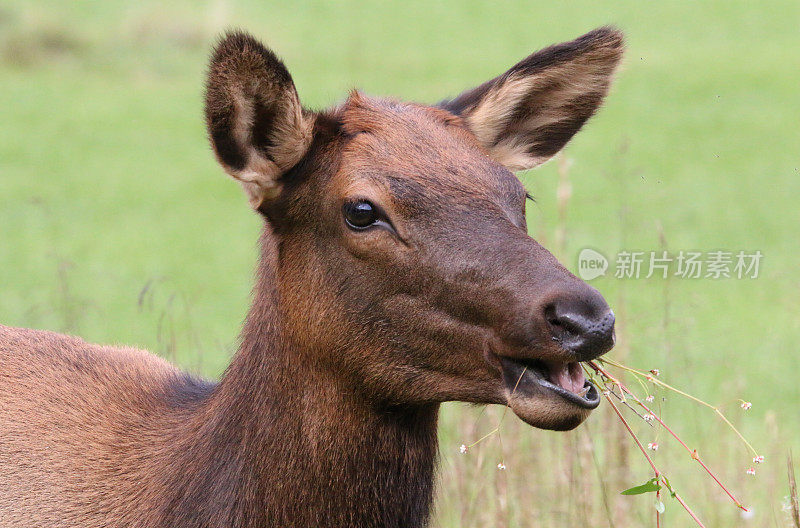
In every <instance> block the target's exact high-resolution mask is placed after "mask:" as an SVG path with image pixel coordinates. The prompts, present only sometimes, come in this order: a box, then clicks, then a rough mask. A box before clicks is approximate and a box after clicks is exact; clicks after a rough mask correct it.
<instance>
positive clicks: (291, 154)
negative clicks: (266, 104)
mask: <svg viewBox="0 0 800 528" xmlns="http://www.w3.org/2000/svg"><path fill="white" fill-rule="evenodd" d="M231 95H232V100H233V104H234V109H235V119H234V126H233V130H232V132H233V136H234V139H235V141H236V142H237V144H239V145H241V146H242V147H243V148H244V151H245V153H246V156H247V163H246V165H245V167H244V168H243V169H241V170H234V169H231V168H226V172H227V173H228V174H229V175H230V176H231V177H232V178H234V179H235V180H237V181H239V183H241V185H242V188H243V189H244V191H245V193H246V194H247V197H248V201H249V202H250V205H251V207H253V208H254V209H258V208H259V207H261V205H262V204H263V203H264V202H265V201H267V200H271V199H273V198H275V197H276V196H278V194H280V191H281V187H280V183H279V182H278V180H279V178H280V176H281V174H283V173H284V172H286V171H287V170H289V169H291V168H292V167H293V166H294V165H295V164H296V163H297V162H298V161H300V159H301V158H302V157H303V156H304V155H305V153H306V151H307V150H308V147H309V145H310V144H311V139H312V137H311V135H312V127H313V119H311V118H309V117H307V116H306V115H304V113H303V108H302V106H301V105H300V101H299V99H298V97H297V92H295V91H294V89H291V90H289V91H288V93H286V92H284V93H283V94H282V95H283V96H284V97H283V98H282V100H279V101H275V102H274V104H277V105H279V106H280V107H281V108H282V111H281V112H279V113H278V114H277V115H276V116H275V122H274V123H273V124H272V128H271V130H270V133H269V136H270V137H269V143H270V145H271V146H270V148H269V156H270V158H272V159H268V158H267V157H266V156H265V155H264V153H262V152H261V151H260V150H259V149H257V148H255V146H254V142H253V136H252V131H253V127H254V120H255V109H254V107H253V105H254V101H253V99H251V98H249V97H246V96H245V95H244V94H243V93H242V91H241V90H240V89H234V90H232V93H231ZM273 160H274V161H273Z"/></svg>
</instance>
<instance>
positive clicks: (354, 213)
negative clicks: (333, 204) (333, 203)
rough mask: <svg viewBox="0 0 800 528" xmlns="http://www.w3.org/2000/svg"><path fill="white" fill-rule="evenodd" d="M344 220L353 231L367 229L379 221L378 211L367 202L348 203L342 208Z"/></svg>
mask: <svg viewBox="0 0 800 528" xmlns="http://www.w3.org/2000/svg"><path fill="white" fill-rule="evenodd" d="M342 210H343V212H344V219H345V221H346V222H347V225H348V226H349V227H350V228H352V229H366V228H368V227H369V226H371V225H372V224H374V223H375V222H377V221H378V209H377V208H376V207H375V206H374V205H372V204H371V203H369V202H367V201H366V200H360V201H358V202H348V203H345V204H344V206H342Z"/></svg>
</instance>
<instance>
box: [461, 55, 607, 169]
mask: <svg viewBox="0 0 800 528" xmlns="http://www.w3.org/2000/svg"><path fill="white" fill-rule="evenodd" d="M618 58H619V54H615V53H608V52H607V50H605V49H604V48H599V49H596V50H590V51H588V52H587V53H585V54H582V55H579V56H578V57H576V58H575V59H573V60H570V61H566V62H563V63H560V64H554V65H552V66H550V67H545V68H542V69H540V70H538V71H536V72H531V73H525V72H524V71H515V72H510V73H509V74H507V75H506V76H504V77H500V78H498V80H497V83H496V84H495V85H494V86H492V87H491V88H490V89H489V90H488V91H487V92H486V93H485V94H484V95H483V96H482V97H481V99H480V100H479V101H478V102H477V103H475V104H474V106H472V107H471V108H468V109H467V110H466V111H465V112H464V113H463V114H462V117H463V118H464V119H465V120H466V122H467V125H468V126H469V128H470V130H472V132H473V133H474V134H475V136H476V137H477V138H478V140H479V141H480V142H481V144H483V145H484V147H486V149H487V150H488V151H489V153H490V154H491V156H492V157H493V158H494V159H496V160H497V161H498V162H500V163H502V164H503V165H505V166H506V167H508V168H509V169H510V170H512V171H518V170H523V169H530V168H532V167H535V166H537V165H540V164H541V163H544V162H545V161H547V160H548V159H550V158H551V157H552V155H553V154H554V152H553V148H552V144H551V145H548V142H549V140H550V139H551V137H552V136H550V135H551V134H552V133H553V130H554V129H557V128H558V127H559V126H562V127H566V128H567V129H569V128H571V127H572V125H571V124H570V123H571V122H573V121H576V116H581V119H580V120H579V123H578V124H577V126H574V129H575V130H574V131H573V132H572V133H574V132H577V130H578V129H579V128H580V126H581V125H582V123H583V121H585V120H586V119H587V118H588V117H589V116H591V115H592V114H593V113H594V111H595V110H596V108H597V106H598V105H599V104H600V102H601V100H602V98H603V96H604V95H605V94H606V92H607V91H608V87H609V85H610V83H611V77H612V75H613V72H614V69H615V68H616V64H617V60H618ZM563 133H564V132H563V131H562V132H561V134H563ZM570 135H571V134H570ZM568 139H569V136H568V137H567V138H566V139H565V140H564V142H563V143H566V141H567V140H568ZM563 143H562V145H561V146H563Z"/></svg>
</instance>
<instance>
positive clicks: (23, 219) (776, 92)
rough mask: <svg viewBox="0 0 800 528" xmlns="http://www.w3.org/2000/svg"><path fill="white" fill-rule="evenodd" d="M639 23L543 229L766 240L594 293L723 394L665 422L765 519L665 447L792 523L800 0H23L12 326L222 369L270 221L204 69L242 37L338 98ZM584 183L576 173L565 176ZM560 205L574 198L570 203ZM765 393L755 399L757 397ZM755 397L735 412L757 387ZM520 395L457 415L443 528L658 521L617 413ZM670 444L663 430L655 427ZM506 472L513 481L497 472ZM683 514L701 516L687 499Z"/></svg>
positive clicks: (442, 83) (7, 43)
mask: <svg viewBox="0 0 800 528" xmlns="http://www.w3.org/2000/svg"><path fill="white" fill-rule="evenodd" d="M607 23H613V24H616V25H618V26H619V27H621V28H622V29H623V30H624V31H625V32H626V33H627V35H628V44H629V52H628V55H627V57H626V60H625V64H624V68H623V70H622V72H621V73H620V75H619V76H618V82H617V84H616V85H615V87H614V89H613V92H612V94H611V96H610V98H609V100H608V102H607V104H606V105H605V107H604V108H603V109H602V110H601V112H600V113H599V115H598V116H597V117H596V118H594V119H593V120H592V121H591V122H590V123H589V125H588V126H587V127H586V128H585V129H584V131H582V132H581V133H580V134H579V135H578V136H577V137H576V139H575V140H574V141H573V142H572V143H571V144H570V145H569V146H568V147H567V149H566V151H565V153H564V158H563V159H562V163H565V164H570V167H569V171H568V177H569V183H570V185H571V188H572V194H571V198H570V200H569V202H568V204H567V205H566V208H564V209H563V211H562V213H559V209H558V205H557V200H556V193H557V188H558V185H559V175H558V163H557V162H553V163H549V164H547V165H545V166H544V167H542V168H540V169H538V170H535V171H530V172H528V173H524V174H521V175H520V177H521V178H522V179H523V181H524V183H525V184H526V186H527V187H528V189H529V190H530V192H531V193H532V194H533V195H534V196H536V198H537V201H536V203H535V204H531V205H529V209H528V224H529V226H530V229H531V233H532V235H534V236H535V237H537V238H538V239H539V240H540V241H542V242H543V243H544V244H545V245H546V246H548V247H549V248H550V249H551V250H553V251H554V252H557V253H558V254H559V256H560V257H561V258H562V261H563V262H564V263H565V264H566V265H567V266H568V267H570V269H572V270H575V268H576V265H577V260H576V259H577V255H578V252H579V251H580V250H581V249H582V248H584V247H592V248H594V249H596V250H599V251H600V252H602V253H603V254H605V255H607V256H611V257H612V258H613V255H615V254H616V253H617V252H618V251H621V250H628V251H634V250H637V251H651V250H659V251H660V250H661V249H662V248H665V249H668V250H670V251H675V252H677V251H679V250H699V251H714V250H727V251H734V252H735V251H739V250H745V251H755V250H760V251H761V252H762V253H763V255H764V258H763V260H762V262H761V269H760V276H759V277H758V278H757V279H754V280H747V279H742V280H737V279H727V280H724V279H723V280H711V279H697V280H689V279H680V278H672V279H668V280H658V279H655V278H651V279H638V280H635V279H627V280H622V279H615V278H614V277H613V276H612V277H605V278H601V279H598V280H596V281H593V285H595V286H596V287H598V288H599V289H600V290H601V291H602V292H603V293H604V295H605V296H606V298H607V299H608V301H609V303H610V304H611V306H612V307H613V308H614V309H615V311H616V312H617V314H618V317H619V330H618V337H619V346H618V348H617V351H616V352H612V355H614V356H615V357H618V358H624V360H625V361H626V362H627V363H628V364H630V365H632V366H636V367H641V368H644V369H649V368H654V367H657V368H659V369H660V370H661V372H662V377H663V378H664V379H665V380H666V381H669V382H672V383H674V384H677V385H679V386H681V387H683V388H685V389H687V390H688V391H690V392H692V393H693V394H696V395H697V396H700V397H702V398H704V399H706V400H708V401H710V402H712V403H714V404H726V405H725V407H724V409H725V411H726V412H729V413H730V416H731V418H732V421H734V423H736V424H737V426H741V429H742V431H743V432H744V433H745V435H746V436H748V438H750V439H751V440H752V441H753V443H754V444H755V445H756V446H757V447H758V449H759V451H760V452H761V453H762V454H764V455H765V456H766V458H767V462H766V463H765V464H763V465H761V466H759V467H758V474H757V475H756V477H755V478H753V477H749V476H747V475H745V469H747V467H749V466H750V465H752V464H751V463H750V459H751V458H752V455H749V454H748V452H747V451H746V450H745V449H744V448H743V447H742V446H741V444H740V443H739V442H738V441H737V440H736V438H735V436H734V435H733V434H732V433H730V432H726V430H725V429H724V428H723V427H721V426H720V423H719V420H717V419H716V418H715V417H714V416H713V414H712V413H711V412H709V411H708V410H702V409H697V408H696V407H694V406H692V405H691V404H689V403H684V402H683V401H679V400H678V399H677V398H675V397H672V396H669V397H668V399H667V401H666V402H665V403H664V409H663V410H664V415H665V416H666V417H667V418H668V419H669V420H670V421H671V422H672V423H673V424H675V426H676V428H678V429H679V430H681V432H683V433H685V435H686V438H687V439H688V440H690V441H691V443H692V444H693V445H697V446H700V452H701V454H704V455H705V456H706V457H707V458H708V460H709V462H710V465H712V467H715V468H717V469H718V470H719V472H720V474H721V475H722V476H723V477H725V478H726V479H727V481H728V482H730V483H731V485H732V489H733V491H734V492H735V493H736V494H737V495H740V496H741V499H742V500H743V501H744V502H745V503H746V504H748V505H749V506H752V507H753V512H754V514H753V515H752V516H751V517H749V518H748V516H741V515H740V514H739V512H737V510H736V509H735V508H734V507H733V506H732V505H731V504H730V503H729V502H726V497H725V496H724V494H723V493H722V492H720V491H719V490H718V489H716V488H714V486H713V485H712V483H711V481H710V480H708V479H706V478H705V477H703V474H702V472H701V470H700V468H698V467H696V466H695V465H692V464H693V463H692V461H691V460H690V459H689V457H688V456H687V455H686V454H685V452H681V451H680V450H679V448H678V446H674V447H673V446H672V445H671V444H670V442H669V439H668V438H667V437H666V435H665V434H664V433H663V432H661V433H658V437H657V439H658V441H659V443H660V444H661V445H662V448H661V449H660V450H659V451H658V453H657V454H656V457H657V460H659V461H660V462H661V463H662V464H664V466H665V468H667V470H668V474H669V475H670V476H671V480H672V481H673V484H675V486H676V488H677V489H678V491H679V492H681V493H682V494H683V495H684V496H685V497H686V498H687V500H688V501H689V503H690V505H691V506H692V507H693V508H694V509H695V511H697V512H698V514H699V515H701V517H703V518H704V519H705V520H706V521H707V526H724V527H728V526H758V527H764V526H777V527H783V526H790V525H791V524H790V521H789V517H788V514H787V512H786V511H785V510H784V509H783V506H784V504H785V503H786V498H785V497H786V495H787V494H788V490H787V483H786V482H787V481H786V466H785V458H786V456H787V453H788V450H789V449H790V448H794V451H795V453H794V456H795V461H796V463H797V464H800V458H798V457H800V442H799V441H798V440H797V438H798V437H799V436H800V411H799V410H798V400H800V389H798V381H797V375H798V371H800V354H798V350H797V343H798V339H800V308H799V303H798V294H800V275H799V274H798V262H799V261H800V249H798V236H799V235H800V233H798V226H800V208H799V207H798V206H797V201H798V198H800V126H798V125H799V124H800V96H799V95H800V3H798V2H797V1H796V0H787V1H770V2H762V3H755V2H745V1H734V2H731V1H725V2H722V1H713V2H702V3H700V2H698V3H688V2H685V3H684V2H681V3H678V2H675V3H665V2H645V1H633V0H631V1H624V2H613V3H611V2H607V3H603V2H592V1H582V2H575V3H570V5H565V4H562V3H558V2H530V1H528V2H522V1H518V2H493V3H474V2H470V3H466V2H455V1H450V2H422V1H417V0H407V1H405V2H402V3H396V4H390V3H380V4H375V5H373V6H367V5H366V4H362V3H360V2H352V1H347V2H344V1H343V2H308V3H306V2H298V3H291V2H264V1H261V2H257V1H250V0H248V1H233V0H231V1H225V0H209V1H205V2H199V1H198V2H189V1H185V0H182V1H176V2H171V3H169V4H164V3H162V2H155V1H151V0H140V1H138V2H132V1H131V2H122V1H108V2H92V1H72V2H62V1H58V0H52V1H42V0H38V1H35V2H34V1H23V0H7V1H6V2H4V3H3V4H2V5H0V108H2V114H0V115H2V118H1V119H0V323H3V324H7V325H14V326H29V327H35V328H46V329H51V330H57V331H64V332H69V333H73V334H77V335H80V336H82V337H84V338H86V339H88V340H92V341H97V342H104V343H125V344H132V345H136V346H140V347H143V348H148V349H150V350H153V351H155V352H157V353H159V354H161V355H163V356H165V357H167V358H170V359H172V360H174V361H176V362H178V363H179V364H181V365H182V366H184V367H186V368H187V369H191V370H194V371H197V372H202V373H203V374H206V375H209V376H216V375H218V374H219V373H220V372H221V371H222V369H223V368H224V367H225V365H226V364H227V361H228V359H229V357H230V355H231V354H232V353H233V351H235V348H236V336H237V332H238V329H239V325H240V323H241V321H242V318H243V316H244V314H245V311H246V309H247V307H248V302H249V289H250V286H251V276H252V270H253V268H254V264H255V258H256V237H257V234H258V231H259V227H260V220H259V219H258V218H257V217H256V216H255V215H254V214H252V213H251V212H250V211H249V210H248V207H247V204H246V200H245V199H244V197H243V195H242V193H241V192H240V190H239V187H238V186H237V185H236V184H234V183H232V182H231V181H229V180H228V179H227V178H226V177H225V176H224V175H223V173H222V171H221V170H220V169H219V168H218V167H217V165H216V163H215V161H214V159H213V155H212V153H211V151H210V148H209V146H208V143H207V141H206V138H205V130H204V124H203V119H202V82H203V75H204V69H205V67H206V58H207V54H208V51H209V47H210V46H211V44H212V43H213V42H214V39H215V36H216V35H218V34H219V33H220V32H221V31H222V30H224V29H225V28H227V27H232V26H238V27H242V28H245V29H247V30H249V31H250V32H252V33H254V34H255V35H257V36H259V37H260V38H262V39H263V40H264V41H265V42H267V43H268V44H269V45H271V46H272V47H273V48H274V49H275V50H276V51H277V52H278V53H279V54H280V55H281V56H282V57H283V58H284V59H285V61H286V63H287V65H288V66H289V69H290V70H291V72H292V74H293V76H294V79H295V83H296V85H297V87H298V90H299V92H300V96H301V99H302V100H303V101H304V102H305V103H306V105H308V106H311V107H315V108H321V107H325V106H328V105H331V104H334V103H336V102H338V101H340V100H341V99H342V98H343V97H344V96H345V94H346V92H347V90H348V89H350V88H352V87H358V88H360V89H362V90H364V91H366V92H367V93H373V94H385V95H395V96H399V97H402V98H406V99H411V100H418V101H423V102H435V101H438V100H440V99H443V98H445V97H448V96H453V95H455V94H457V93H458V92H460V91H461V90H462V89H464V88H467V87H470V86H473V85H475V84H477V83H480V82H483V81H484V80H486V79H488V78H489V77H491V76H494V75H496V74H497V73H499V72H501V71H503V70H504V69H505V68H506V67H508V66H510V65H511V64H513V63H514V62H516V61H517V60H519V59H520V58H522V57H524V56H525V55H527V54H528V53H530V52H531V51H533V50H535V49H538V48H540V47H543V46H545V45H547V44H550V43H553V42H556V41H562V40H569V39H572V38H574V37H576V36H578V35H580V34H582V33H584V32H586V31H588V30H590V29H592V28H594V27H596V26H599V25H603V24H607ZM563 188H564V187H563V186H562V189H563ZM564 213H565V216H562V217H561V219H560V214H562V215H563V214H564ZM559 229H563V230H564V231H563V232H564V233H565V236H564V238H563V244H562V243H557V240H559V239H558V235H557V231H558V230H559ZM739 397H741V398H744V399H746V400H750V401H752V403H753V409H752V410H751V411H749V413H748V414H746V415H745V414H744V413H743V412H742V411H741V409H739V408H738V405H737V404H736V402H735V400H736V398H739ZM731 402H733V403H731ZM500 416H501V409H490V410H488V411H487V412H481V410H480V409H475V408H470V407H467V406H463V405H459V404H450V405H447V406H445V410H444V413H443V417H442V427H441V434H440V438H441V450H442V468H441V471H440V486H439V500H438V510H437V515H436V525H437V526H441V527H451V526H453V527H454V526H520V527H528V526H572V525H578V523H581V524H582V525H584V526H618V527H625V526H651V525H652V526H654V525H655V524H654V522H653V519H654V510H653V506H652V499H651V498H649V497H634V498H628V497H620V496H619V495H618V492H619V491H620V490H621V489H623V488H624V487H628V486H629V485H634V484H638V483H640V482H643V481H645V480H646V479H647V478H649V474H648V468H647V466H646V464H645V463H644V462H642V461H640V460H639V457H638V456H637V454H636V453H635V452H634V448H633V445H632V444H630V443H629V442H628V441H626V440H625V438H624V436H622V433H621V430H620V428H619V426H618V425H617V424H616V422H615V420H613V418H612V417H611V412H610V410H609V409H608V408H607V406H604V408H602V409H600V410H598V411H597V412H596V413H595V416H593V417H592V419H590V420H589V422H588V423H587V425H586V427H582V428H580V429H579V430H578V431H576V432H574V433H569V434H560V433H549V432H542V431H536V430H532V429H530V428H527V427H525V426H522V425H520V424H519V423H518V422H517V420H516V419H515V418H512V417H508V419H507V420H506V421H505V422H504V424H503V427H502V444H501V442H498V440H497V437H493V438H491V439H489V440H487V441H485V442H483V443H482V444H480V445H479V446H477V447H476V448H474V449H473V450H471V451H470V453H469V454H468V455H466V456H461V455H459V454H458V446H459V445H460V444H462V443H465V444H470V443H471V442H473V441H475V440H477V439H478V438H479V437H480V436H481V435H482V434H484V433H486V432H488V431H489V430H491V429H492V428H493V427H494V426H495V424H496V423H497V421H498V420H499V419H500ZM639 429H640V430H641V431H643V433H644V436H643V438H644V439H647V440H650V439H651V437H653V438H655V436H654V435H655V434H656V431H652V432H647V431H645V429H646V426H645V425H644V424H642V427H640V428H639ZM499 460H504V461H505V464H506V466H507V468H508V469H507V470H506V471H505V472H498V471H497V469H496V465H497V463H498V461H499ZM664 525H665V526H691V525H692V524H691V520H690V519H689V518H688V517H686V516H685V515H684V513H683V512H682V511H680V509H679V507H678V505H677V504H676V503H674V502H671V501H668V502H667V513H666V516H665V524H664Z"/></svg>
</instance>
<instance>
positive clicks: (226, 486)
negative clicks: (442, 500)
mask: <svg viewBox="0 0 800 528" xmlns="http://www.w3.org/2000/svg"><path fill="white" fill-rule="evenodd" d="M261 245H262V258H261V261H260V266H259V271H258V277H257V283H256V287H255V290H254V302H253V305H252V307H251V309H250V312H249V313H248V316H247V319H246V322H245V325H244V328H243V331H242V340H241V345H240V348H239V351H238V353H237V354H236V356H235V357H234V359H233V361H232V363H231V365H230V367H229V368H228V370H227V371H226V373H225V374H224V376H223V379H222V381H221V382H220V383H219V385H218V386H217V387H216V388H215V389H214V391H213V392H212V393H211V394H210V395H209V396H208V397H207V399H206V400H205V401H204V402H203V403H202V404H201V405H200V406H199V407H198V408H197V410H196V416H197V418H198V419H197V420H191V422H192V423H193V426H192V427H193V428H194V434H192V435H189V436H191V437H193V438H194V439H195V442H196V443H200V444H202V445H194V446H181V448H180V449H181V451H182V452H183V453H185V454H186V455H185V456H186V457H189V456H191V457H198V456H200V457H201V459H205V460H207V463H205V464H203V465H204V466H205V471H206V472H207V473H209V474H208V475H207V478H205V479H203V478H201V479H199V481H200V482H203V481H205V482H208V483H209V484H208V485H207V486H205V487H204V486H194V487H193V490H194V491H192V490H189V489H186V487H185V486H178V487H181V488H184V489H183V491H182V493H185V494H188V496H186V498H185V499H179V502H180V503H181V504H180V505H179V504H173V505H172V507H171V508H172V509H173V511H174V510H175V509H182V508H189V507H191V508H194V509H195V511H197V504H198V503H201V504H212V503H216V504H218V506H217V507H220V508H229V509H231V508H236V509H238V511H233V509H231V510H230V511H229V513H228V514H227V515H225V521H230V522H234V523H237V524H236V525H237V526H239V525H240V524H241V525H244V526H359V527H370V526H381V527H393V526H397V527H400V526H404V527H416V526H425V525H426V523H427V520H428V515H429V511H430V507H431V501H432V492H433V483H434V471H435V465H436V453H437V435H436V428H437V417H438V408H439V405H438V404H428V405H425V406H419V407H415V408H405V407H403V408H391V407H387V406H376V405H375V404H374V403H372V402H370V401H369V399H368V398H367V397H366V396H365V395H364V394H361V393H360V392H359V391H358V390H353V389H352V387H353V383H352V381H351V380H345V379H341V377H342V376H341V374H338V373H334V372H330V371H326V370H325V369H324V368H322V367H321V366H320V365H319V364H318V363H316V362H312V361H304V360H302V358H303V357H306V356H307V354H308V353H312V352H311V351H307V350H298V349H297V345H296V344H295V343H293V342H292V340H291V338H289V337H287V336H288V334H289V333H288V332H286V329H285V328H283V323H282V320H281V317H280V313H281V310H280V302H279V299H278V294H277V289H276V287H275V279H276V267H277V246H276V243H275V240H274V237H273V235H272V234H271V233H270V230H269V228H267V229H266V230H265V233H264V235H263V236H262V238H261ZM199 453H205V454H204V455H199ZM185 463H186V464H189V465H192V466H196V465H198V464H199V462H198V461H197V460H193V461H189V460H186V462H185ZM210 473H214V474H210ZM173 487H174V485H173ZM214 493H216V494H217V495H218V496H217V497H212V496H211V495H212V494H214ZM192 495H194V497H191V496H192ZM225 496H228V497H230V498H231V501H230V502H228V505H223V504H221V503H222V502H225V499H224V497H225ZM234 505H235V506H234ZM176 513H177V512H176ZM178 518H181V516H180V515H178Z"/></svg>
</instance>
